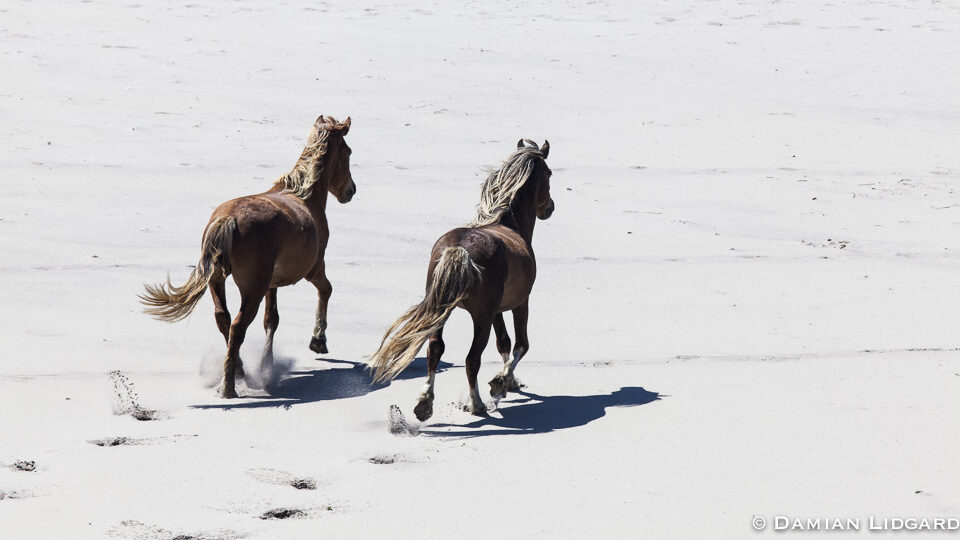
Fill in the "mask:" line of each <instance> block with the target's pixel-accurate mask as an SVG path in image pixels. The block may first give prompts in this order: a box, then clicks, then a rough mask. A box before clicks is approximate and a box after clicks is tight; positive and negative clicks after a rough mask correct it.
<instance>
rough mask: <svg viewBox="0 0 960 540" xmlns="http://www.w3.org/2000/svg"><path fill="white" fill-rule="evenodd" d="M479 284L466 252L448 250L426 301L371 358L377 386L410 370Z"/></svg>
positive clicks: (405, 316) (386, 336) (397, 325)
mask: <svg viewBox="0 0 960 540" xmlns="http://www.w3.org/2000/svg"><path fill="white" fill-rule="evenodd" d="M479 280H480V268H479V267H478V266H477V265H476V264H474V262H473V261H472V260H471V259H470V254H469V253H468V252H467V250H466V249H464V248H463V247H460V246H456V247H448V248H446V249H444V250H443V252H441V253H440V260H439V261H438V262H437V266H436V267H435V268H434V269H433V277H432V278H431V279H430V283H429V285H428V286H427V294H426V297H424V299H423V301H422V302H420V303H419V304H417V305H415V306H413V307H412V308H410V309H409V310H407V312H406V313H404V314H403V315H402V316H401V317H400V318H399V319H397V320H396V321H394V323H393V325H392V326H390V329H389V330H387V332H386V334H384V335H383V340H382V341H381V342H380V348H379V349H378V350H377V352H375V353H374V354H373V357H371V358H370V361H369V366H370V368H371V369H372V370H373V380H374V382H378V381H384V380H390V379H393V378H394V377H396V376H397V375H399V374H400V372H402V371H403V370H404V369H405V368H406V367H407V366H409V365H410V363H411V362H413V359H414V357H415V356H416V354H417V352H418V351H419V350H420V347H421V346H423V342H425V341H426V340H427V339H428V338H429V337H430V336H431V335H432V334H433V333H434V332H436V331H437V330H439V329H440V328H441V327H442V326H443V325H444V323H446V322H447V318H448V317H450V313H451V312H452V311H453V308H455V307H457V304H459V303H460V302H462V301H463V300H464V299H465V298H466V297H467V295H468V294H469V291H470V289H471V288H472V287H473V285H474V284H476V283H477V282H478V281H479Z"/></svg>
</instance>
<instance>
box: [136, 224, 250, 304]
mask: <svg viewBox="0 0 960 540" xmlns="http://www.w3.org/2000/svg"><path fill="white" fill-rule="evenodd" d="M236 229H237V218H235V217H228V218H217V219H215V220H213V221H212V222H211V223H210V225H208V226H207V230H206V231H204V233H203V249H202V251H201V255H200V262H198V263H197V266H196V268H194V269H193V271H192V272H190V277H189V278H188V279H187V282H186V283H184V284H183V285H182V286H180V287H176V286H174V285H173V284H172V283H170V277H169V276H168V277H167V282H166V283H157V284H156V285H149V284H144V289H145V290H146V291H145V292H144V293H143V294H140V295H139V296H140V303H142V304H143V305H145V306H147V307H146V308H144V311H145V312H147V313H149V314H150V315H153V316H154V317H156V318H157V319H160V320H161V321H167V322H176V321H180V320H183V319H185V318H187V316H188V315H190V313H192V312H193V308H195V307H196V306H197V302H199V301H200V298H202V297H203V293H204V292H206V290H207V284H208V283H209V282H210V279H211V278H212V277H213V275H214V272H218V271H219V272H223V274H224V275H226V274H228V273H229V266H230V244H231V243H232V242H233V233H234V231H235V230H236Z"/></svg>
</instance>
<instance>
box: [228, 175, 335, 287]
mask: <svg viewBox="0 0 960 540" xmlns="http://www.w3.org/2000/svg"><path fill="white" fill-rule="evenodd" d="M220 217H233V218H235V219H236V220H237V227H236V232H235V233H234V238H233V244H232V246H231V250H230V266H231V271H232V273H233V276H234V281H237V283H238V284H240V283H241V282H250V283H251V284H262V283H264V282H267V281H268V282H269V286H270V287H281V286H284V285H290V284H293V283H296V282H297V281H299V280H300V279H302V278H303V277H304V276H306V275H307V274H308V273H310V272H311V271H312V270H313V269H314V268H315V267H316V266H317V263H318V258H319V257H320V256H321V254H320V251H321V247H325V244H326V238H327V236H328V232H327V230H326V227H323V231H321V230H320V229H321V227H319V226H318V223H317V221H316V220H315V219H314V218H313V216H312V215H311V213H310V211H309V209H308V208H307V207H306V205H305V204H303V201H301V200H300V199H297V198H296V197H295V196H293V195H290V194H285V193H280V192H267V193H261V194H258V195H248V196H246V197H240V198H238V199H233V200H231V201H227V202H225V203H223V204H221V205H220V206H219V207H217V209H216V210H214V212H213V215H212V216H211V218H210V220H211V222H213V221H214V220H216V219H217V218H220ZM321 233H322V234H321ZM321 244H323V246H321Z"/></svg>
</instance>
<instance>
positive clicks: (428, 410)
mask: <svg viewBox="0 0 960 540" xmlns="http://www.w3.org/2000/svg"><path fill="white" fill-rule="evenodd" d="M413 414H415V415H417V420H419V421H421V422H426V421H427V419H429V418H430V417H431V416H433V402H432V401H426V400H424V401H421V402H419V403H417V406H416V407H414V408H413Z"/></svg>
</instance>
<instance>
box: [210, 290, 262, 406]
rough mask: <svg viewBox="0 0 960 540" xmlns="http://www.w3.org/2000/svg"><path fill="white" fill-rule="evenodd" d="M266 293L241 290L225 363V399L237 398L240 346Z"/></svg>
mask: <svg viewBox="0 0 960 540" xmlns="http://www.w3.org/2000/svg"><path fill="white" fill-rule="evenodd" d="M265 292H266V291H265V290H264V289H259V290H257V291H256V292H249V291H247V292H244V291H243V290H241V300H240V310H239V311H238V312H237V316H236V317H235V318H234V319H233V323H232V324H231V325H230V338H229V339H228V340H227V358H226V359H225V360H224V361H223V387H222V389H221V392H220V395H221V396H222V397H224V398H235V397H237V389H236V376H237V364H238V361H239V359H240V345H242V344H243V339H244V337H246V334H247V327H249V326H250V323H252V322H253V319H254V318H255V317H256V316H257V310H259V309H260V302H261V301H262V300H263V295H264V293H265Z"/></svg>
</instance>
